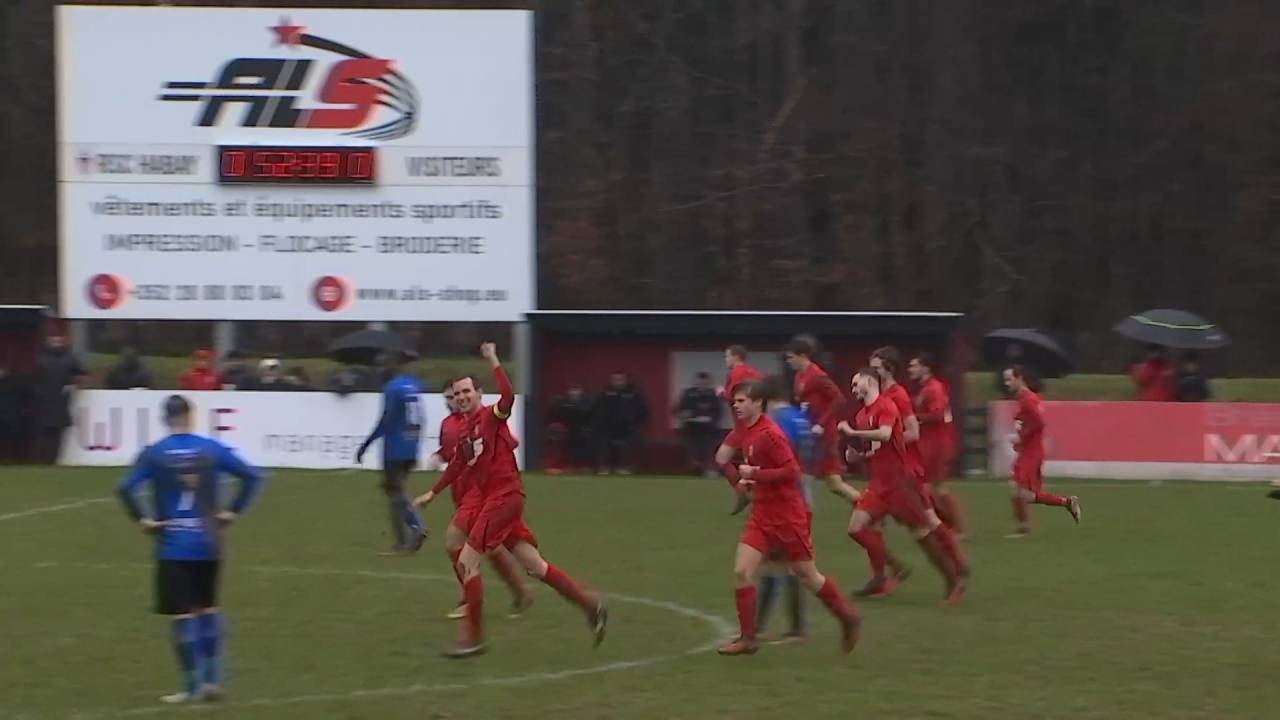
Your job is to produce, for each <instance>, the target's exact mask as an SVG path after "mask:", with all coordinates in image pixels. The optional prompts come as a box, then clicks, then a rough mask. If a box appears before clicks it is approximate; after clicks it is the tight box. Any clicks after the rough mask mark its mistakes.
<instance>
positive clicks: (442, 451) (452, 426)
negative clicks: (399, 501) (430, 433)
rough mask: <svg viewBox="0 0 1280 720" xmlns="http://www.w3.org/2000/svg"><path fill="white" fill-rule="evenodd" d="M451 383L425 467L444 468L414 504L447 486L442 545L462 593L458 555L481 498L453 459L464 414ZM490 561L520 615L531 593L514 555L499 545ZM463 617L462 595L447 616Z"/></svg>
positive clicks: (463, 428) (530, 601) (446, 386)
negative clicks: (449, 507) (448, 508)
mask: <svg viewBox="0 0 1280 720" xmlns="http://www.w3.org/2000/svg"><path fill="white" fill-rule="evenodd" d="M453 383H454V379H453V378H450V379H449V380H447V381H446V382H445V384H444V388H443V391H442V392H443V394H444V404H445V407H446V408H447V409H448V410H449V414H448V415H446V416H445V418H444V419H443V420H441V421H440V448H439V449H438V450H436V451H435V452H433V453H431V455H430V456H429V457H428V458H427V467H428V468H429V469H433V468H436V467H439V466H441V465H444V466H446V470H445V472H444V473H443V474H442V475H441V477H440V481H439V482H437V483H436V485H435V487H433V488H431V489H430V490H428V491H427V492H426V494H424V495H422V496H421V497H418V498H416V499H415V500H414V504H415V505H417V506H418V507H423V506H426V505H428V504H430V503H431V501H432V500H433V499H435V497H436V495H438V494H439V493H441V492H443V491H444V489H445V488H446V487H447V488H449V491H450V493H451V495H452V496H453V507H454V513H453V519H452V520H450V521H449V526H448V528H446V529H445V531H444V547H445V553H446V554H448V556H449V566H450V567H452V568H453V573H454V575H455V576H456V577H457V578H458V591H459V592H462V576H461V575H460V574H458V557H459V556H460V555H461V554H462V546H463V545H464V544H466V542H467V532H469V531H470V530H471V524H472V523H473V522H475V518H476V514H477V513H478V512H479V511H480V506H481V504H483V502H484V497H483V495H482V494H481V493H480V491H479V490H477V489H476V487H475V483H473V482H472V481H471V478H469V477H467V476H466V472H465V471H466V469H467V465H466V463H465V462H462V461H457V462H455V460H457V457H458V455H457V449H458V441H459V440H461V439H462V437H463V433H464V432H466V426H467V416H466V415H464V414H462V412H461V411H459V410H458V406H457V401H456V400H455V398H454V393H453ZM451 471H452V472H451ZM489 562H490V563H492V564H493V569H494V570H496V571H497V572H498V576H499V577H501V578H502V581H503V582H504V583H506V585H507V587H508V588H510V589H511V617H517V616H519V615H521V614H523V613H524V611H525V610H527V609H528V608H529V606H530V605H532V604H533V596H532V595H530V594H529V592H528V588H527V587H526V585H525V582H524V577H523V576H521V574H520V568H519V566H518V565H517V563H516V560H515V558H514V557H512V556H511V553H510V552H509V551H508V550H507V549H506V548H498V549H497V550H496V551H495V552H494V554H492V555H490V556H489ZM466 616H467V600H466V597H465V596H463V597H462V598H461V599H460V600H458V605H457V607H455V608H454V609H453V611H452V612H450V613H449V615H448V617H449V619H451V620H462V619H463V618H465V617H466Z"/></svg>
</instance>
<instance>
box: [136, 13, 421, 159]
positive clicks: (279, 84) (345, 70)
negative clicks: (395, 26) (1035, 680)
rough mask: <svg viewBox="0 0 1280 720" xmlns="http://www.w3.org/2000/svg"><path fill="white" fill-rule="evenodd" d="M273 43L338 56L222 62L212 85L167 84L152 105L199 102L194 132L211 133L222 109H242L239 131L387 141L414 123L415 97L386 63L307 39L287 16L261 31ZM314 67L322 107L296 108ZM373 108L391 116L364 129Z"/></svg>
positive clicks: (405, 81)
mask: <svg viewBox="0 0 1280 720" xmlns="http://www.w3.org/2000/svg"><path fill="white" fill-rule="evenodd" d="M268 29H269V30H271V31H272V32H274V33H275V34H276V41H275V43H274V44H275V45H286V46H288V47H289V48H291V49H294V50H296V49H297V48H299V47H305V48H311V49H313V50H320V51H324V52H329V53H333V54H335V55H338V56H342V57H345V58H346V59H344V60H338V61H336V62H333V63H326V62H323V61H317V60H305V59H296V58H260V57H239V58H234V59H232V60H228V61H227V62H226V64H224V65H223V66H222V68H221V69H219V70H218V71H217V74H216V76H215V78H214V80H213V81H212V82H204V81H171V82H167V83H165V85H164V89H165V91H166V92H165V93H164V94H162V95H160V97H159V99H160V100H164V101H166V102H196V103H200V112H199V115H198V116H197V117H196V123H195V124H196V125H197V126H199V127H213V126H215V125H217V124H218V123H219V121H220V120H221V119H222V115H223V112H222V111H223V108H224V107H226V106H227V105H240V106H244V113H243V115H242V116H241V118H240V126H241V127H267V128H290V129H299V128H305V129H315V130H345V131H346V132H344V133H343V134H344V135H352V136H355V137H359V138H364V139H366V140H395V139H396V138H402V137H405V136H406V135H408V134H409V133H411V132H413V128H414V125H415V124H416V123H417V119H418V91H417V90H416V89H415V88H414V87H413V83H411V82H409V79H408V78H406V77H405V76H404V75H402V74H401V73H400V72H399V71H397V70H395V69H394V68H393V67H392V61H391V60H385V59H380V58H375V57H373V56H371V55H369V54H367V53H364V52H361V51H359V50H356V49H355V48H352V47H348V46H346V45H343V44H341V43H338V42H334V41H332V40H328V39H326V38H322V37H318V36H316V35H311V34H308V33H306V32H304V30H305V29H306V28H304V27H302V26H301V25H293V24H292V23H291V22H290V21H289V19H288V18H281V20H280V23H279V24H278V25H275V26H273V27H270V28H268ZM317 67H320V68H323V67H327V68H328V73H327V75H326V76H325V78H324V81H323V83H322V84H321V85H320V90H319V93H318V99H319V101H320V103H323V104H324V105H325V107H314V108H307V107H298V106H297V103H298V102H299V101H300V100H302V99H303V92H302V90H303V88H304V87H305V86H306V84H307V80H308V78H310V77H311V76H312V73H313V70H315V69H317ZM378 107H384V108H387V109H388V110H390V111H391V112H392V113H394V114H395V117H394V118H392V119H390V120H388V121H387V122H384V123H381V124H378V125H373V126H371V127H370V126H369V125H370V124H371V123H372V120H373V117H374V115H375V112H376V110H377V109H378Z"/></svg>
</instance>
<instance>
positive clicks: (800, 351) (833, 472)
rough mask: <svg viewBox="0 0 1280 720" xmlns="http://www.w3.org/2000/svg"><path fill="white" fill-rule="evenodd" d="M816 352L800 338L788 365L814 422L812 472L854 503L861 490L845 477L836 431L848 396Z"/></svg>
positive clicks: (790, 345)
mask: <svg viewBox="0 0 1280 720" xmlns="http://www.w3.org/2000/svg"><path fill="white" fill-rule="evenodd" d="M813 352H814V350H813V344H812V343H810V342H809V341H807V340H804V339H800V338H797V339H794V340H792V341H791V342H789V343H787V348H786V358H787V364H788V365H790V366H791V369H792V370H794V371H795V373H796V377H795V396H796V401H797V402H799V403H800V404H801V405H802V406H805V407H806V410H807V411H808V413H809V420H810V422H812V423H813V431H812V432H813V442H814V451H813V457H814V461H813V470H812V473H811V474H812V475H813V476H814V477H820V478H822V480H823V481H824V482H826V484H827V489H828V490H830V491H831V492H833V493H835V494H836V495H839V496H840V497H842V498H844V499H845V500H847V501H849V503H850V504H852V503H855V502H857V500H858V491H857V490H854V489H853V486H852V485H850V484H849V483H847V482H845V481H844V478H843V477H842V473H843V470H844V463H843V461H842V458H841V457H840V436H839V433H838V432H837V431H836V427H837V426H838V425H839V418H840V416H839V413H840V410H841V409H842V408H843V406H844V395H843V394H841V392H840V388H838V387H836V384H835V382H833V381H832V380H831V376H830V375H827V372H826V371H825V370H823V369H822V367H821V366H819V365H818V364H817V363H816V362H814V361H813Z"/></svg>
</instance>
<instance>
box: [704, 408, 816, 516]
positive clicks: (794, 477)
mask: <svg viewBox="0 0 1280 720" xmlns="http://www.w3.org/2000/svg"><path fill="white" fill-rule="evenodd" d="M724 444H725V445H727V446H729V447H731V448H737V449H740V450H742V455H743V457H744V458H746V461H745V464H746V465H751V466H752V467H755V468H758V469H757V470H756V471H755V474H754V475H753V476H752V477H751V479H752V480H754V481H755V484H753V485H752V486H751V499H752V505H751V514H752V517H753V518H757V519H759V520H763V521H767V522H769V523H773V522H784V521H785V522H793V521H794V522H804V521H805V520H806V518H808V516H809V506H808V504H807V503H805V501H804V495H802V494H801V492H800V484H799V483H800V462H799V461H798V460H796V454H795V451H794V450H792V449H791V441H789V440H788V439H787V434H786V433H785V432H783V431H782V428H780V427H778V424H777V423H775V422H774V421H773V420H772V419H771V418H769V417H768V416H767V415H761V416H760V419H759V420H756V422H755V424H753V425H739V426H738V427H736V428H734V429H733V432H730V433H729V436H728V437H726V438H725V439H724Z"/></svg>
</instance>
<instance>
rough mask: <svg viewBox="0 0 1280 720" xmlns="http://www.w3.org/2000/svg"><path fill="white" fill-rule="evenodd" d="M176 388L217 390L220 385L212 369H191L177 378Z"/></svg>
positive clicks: (216, 374)
mask: <svg viewBox="0 0 1280 720" xmlns="http://www.w3.org/2000/svg"><path fill="white" fill-rule="evenodd" d="M178 387H180V388H182V389H183V390H218V389H221V388H222V383H220V382H218V373H216V372H214V370H213V368H199V367H191V368H187V369H186V370H185V371H183V373H182V375H180V376H178Z"/></svg>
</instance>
